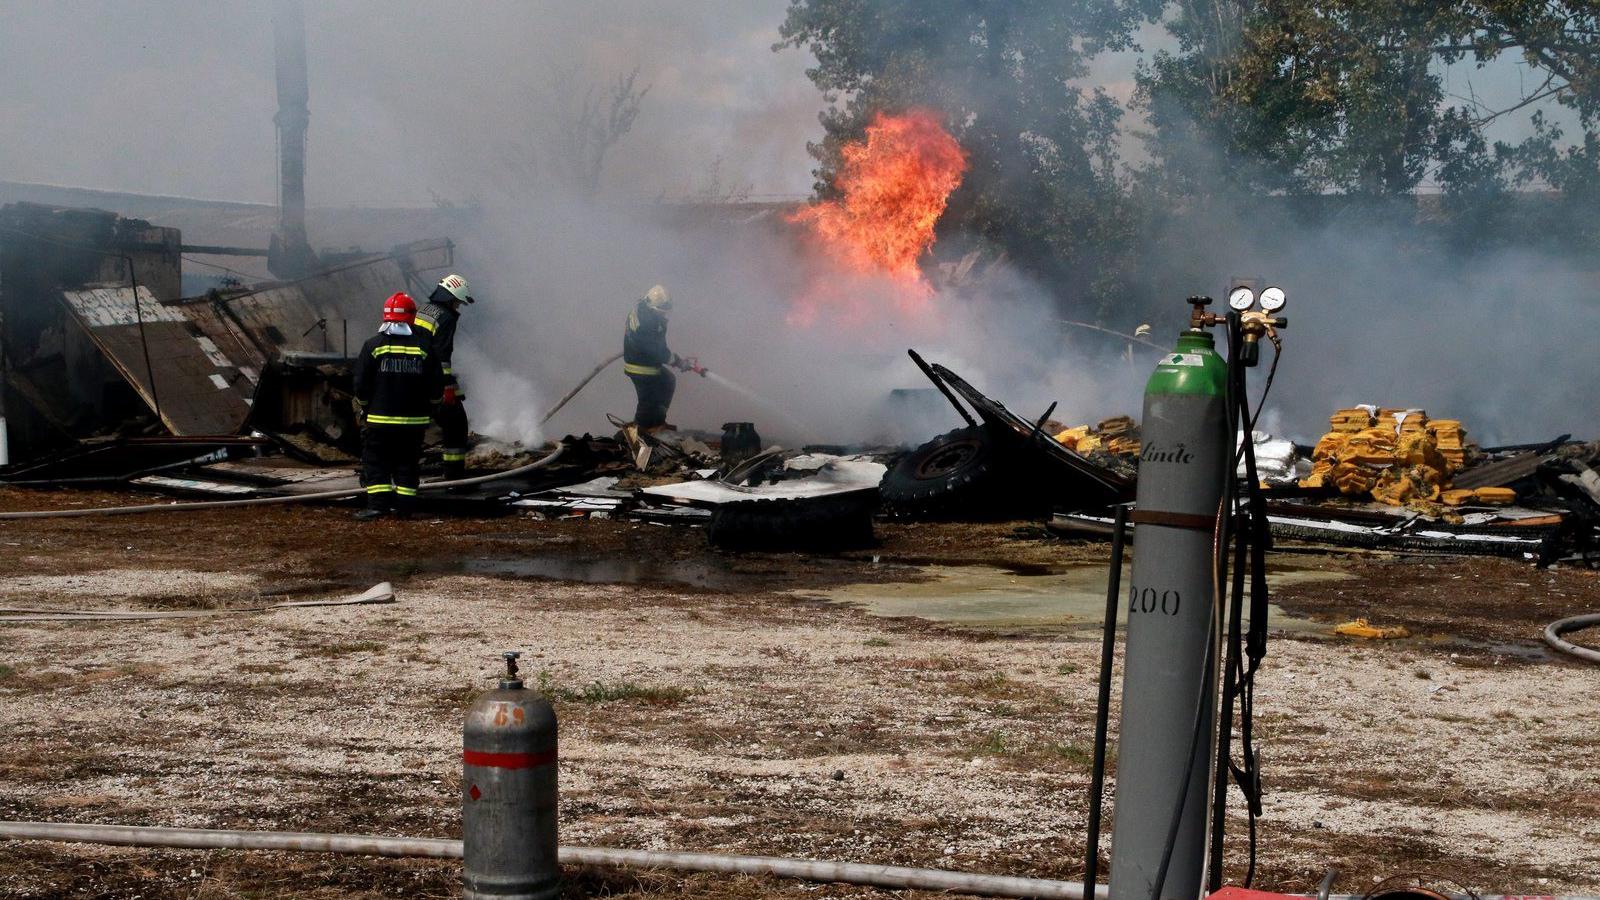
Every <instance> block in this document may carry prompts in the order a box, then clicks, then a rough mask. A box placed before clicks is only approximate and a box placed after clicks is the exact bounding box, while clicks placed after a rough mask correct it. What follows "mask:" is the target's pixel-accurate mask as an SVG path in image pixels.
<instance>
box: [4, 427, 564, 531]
mask: <svg viewBox="0 0 1600 900" xmlns="http://www.w3.org/2000/svg"><path fill="white" fill-rule="evenodd" d="M566 449H567V448H566V445H565V444H558V445H557V446H556V448H555V449H554V450H552V451H551V452H550V453H549V454H547V455H545V456H544V457H542V458H540V459H537V460H534V461H533V462H531V463H528V464H527V465H525V466H517V467H516V468H514V469H507V470H506V471H504V472H493V473H490V474H488V475H477V476H474V477H472V478H458V479H456V480H454V481H428V482H424V483H423V484H422V485H421V486H420V488H419V490H424V491H437V490H445V489H448V488H459V487H471V486H472V485H475V484H486V483H488V482H491V481H501V480H503V479H506V478H513V477H515V476H517V475H521V474H523V473H524V472H532V471H534V470H535V469H542V468H544V467H545V466H548V465H549V464H551V463H553V462H555V461H556V460H557V459H559V458H560V457H561V454H563V453H565V452H566ZM364 493H366V490H365V489H364V488H359V487H356V488H342V489H340V490H336V491H314V492H312V493H309V494H291V495H288V496H284V497H250V498H247V499H243V500H199V501H196V502H193V503H147V504H143V505H140V506H100V507H95V508H93V509H40V510H27V511H23V512H0V521H11V520H15V519H70V518H78V517H82V516H129V515H137V514H139V513H156V512H191V511H197V510H204V509H233V508H234V507H240V506H276V505H282V504H287V503H305V502H307V501H310V500H343V499H345V498H348V497H356V496H360V495H362V494H364Z"/></svg>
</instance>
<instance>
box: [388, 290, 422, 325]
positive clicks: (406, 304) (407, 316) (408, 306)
mask: <svg viewBox="0 0 1600 900" xmlns="http://www.w3.org/2000/svg"><path fill="white" fill-rule="evenodd" d="M416 319H417V301H415V300H413V299H411V295H410V294H405V293H400V294H394V295H392V296H391V297H390V298H389V299H387V300H385V301H383V320H384V321H385V322H404V323H406V324H407V325H410V324H411V323H412V322H415V321H416Z"/></svg>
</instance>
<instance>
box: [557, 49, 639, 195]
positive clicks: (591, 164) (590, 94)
mask: <svg viewBox="0 0 1600 900" xmlns="http://www.w3.org/2000/svg"><path fill="white" fill-rule="evenodd" d="M638 78H639V70H638V68H637V67H635V68H634V69H633V71H631V72H629V73H627V74H626V75H619V76H617V78H616V80H615V81H613V82H612V83H611V85H610V87H609V88H608V89H607V90H605V91H604V92H602V91H600V90H599V89H597V87H596V86H595V85H593V84H589V85H582V84H580V82H581V80H582V79H581V77H580V72H579V69H578V67H577V66H572V67H568V68H562V69H556V70H555V71H553V72H552V73H551V77H550V89H549V97H548V100H549V106H550V110H551V113H550V116H549V117H548V119H547V123H546V126H547V128H548V130H547V131H546V132H545V133H544V134H543V136H542V143H543V145H544V147H545V154H544V155H545V158H546V159H547V160H548V162H549V167H550V168H551V169H552V170H553V172H552V174H554V175H556V176H558V177H560V178H561V179H562V180H563V181H565V182H566V183H567V184H569V185H571V186H572V187H573V188H574V189H575V190H576V191H577V192H578V193H579V194H581V195H583V196H585V197H592V196H594V195H595V194H597V193H599V191H600V173H601V172H602V171H604V170H605V161H606V154H607V153H609V152H610V151H611V148H612V147H615V146H616V145H617V143H618V142H620V141H621V140H622V139H623V138H624V137H626V136H627V134H628V132H629V131H631V130H632V129H633V121H634V119H637V118H638V117H639V110H640V108H641V107H642V106H643V103H644V98H645V95H646V94H648V93H650V87H651V86H650V85H645V86H644V87H642V88H640V87H636V86H635V85H636V83H637V82H638Z"/></svg>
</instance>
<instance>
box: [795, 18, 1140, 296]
mask: <svg viewBox="0 0 1600 900" xmlns="http://www.w3.org/2000/svg"><path fill="white" fill-rule="evenodd" d="M1161 6H1162V2H1161V0H1080V2H1072V3H1062V2H1059V0H791V3H790V6H789V10H788V15H787V18H786V20H785V21H784V24H783V26H782V29H781V32H780V33H781V37H782V40H781V41H780V42H779V43H778V44H777V45H776V46H775V47H774V49H782V48H784V47H807V48H809V49H810V50H811V52H812V53H813V54H814V55H815V57H816V59H817V65H816V66H815V67H814V68H812V69H810V70H809V71H808V73H807V74H808V75H809V76H810V78H811V80H812V82H813V83H815V84H816V85H817V86H818V87H819V88H821V89H822V91H823V93H824V96H825V98H827V100H828V101H829V102H830V104H831V106H830V108H829V109H828V110H827V111H826V112H824V113H823V115H822V123H823V126H824V128H825V132H826V134H825V137H824V138H823V140H822V141H821V142H820V143H818V144H814V145H812V146H811V148H810V149H811V152H812V155H813V156H814V157H815V158H816V159H817V160H818V161H819V163H820V165H819V167H818V168H817V170H816V175H817V191H818V193H819V194H820V195H823V196H826V195H828V194H829V192H830V191H831V190H832V183H833V175H834V172H835V171H836V170H837V167H838V164H839V159H840V147H841V146H842V145H843V144H844V143H845V142H847V141H852V140H856V139H859V138H860V137H861V135H862V134H863V131H864V129H865V127H866V125H867V123H868V122H869V121H870V119H871V117H872V115H873V114H874V113H876V112H878V111H888V112H897V111H901V110H904V109H908V108H911V107H931V108H933V109H937V110H939V111H941V112H942V113H943V114H944V115H945V117H946V121H947V124H948V127H949V128H950V129H951V130H952V133H953V134H955V136H956V137H957V139H958V140H960V142H961V145H962V147H963V148H964V149H965V150H966V151H967V153H968V154H969V160H970V164H971V167H970V169H969V171H968V174H967V176H966V179H965V181H964V182H963V184H962V186H961V187H960V188H959V189H958V190H957V192H956V194H954V195H953V196H952V197H951V203H950V207H949V209H948V211H947V212H946V214H945V217H944V220H943V221H942V223H941V227H942V228H943V229H944V230H946V231H956V232H960V233H962V234H963V235H964V236H971V237H976V238H979V239H982V240H987V241H989V242H991V243H993V244H995V245H997V246H998V247H1000V248H1003V249H1004V250H1005V251H1006V252H1007V253H1008V255H1009V256H1010V257H1011V258H1012V259H1013V260H1015V261H1016V262H1017V263H1018V264H1019V265H1022V266H1024V267H1025V268H1027V269H1029V270H1031V271H1032V272H1033V273H1034V274H1035V275H1037V276H1039V277H1040V279H1041V280H1042V281H1043V282H1044V283H1045V284H1047V285H1048V286H1050V287H1051V288H1053V289H1054V290H1055V292H1056V293H1057V294H1058V296H1061V297H1063V298H1069V299H1070V301H1076V302H1079V303H1082V302H1090V303H1098V302H1099V301H1100V299H1102V297H1103V290H1102V287H1103V284H1104V274H1105V273H1106V272H1107V271H1108V270H1111V269H1114V268H1116V266H1117V264H1118V263H1117V260H1118V258H1119V257H1121V256H1122V255H1123V254H1125V253H1126V252H1127V246H1128V245H1127V244H1125V243H1121V242H1119V241H1118V236H1119V235H1121V234H1124V233H1125V232H1126V231H1127V229H1128V227H1129V222H1128V219H1127V209H1126V205H1125V201H1126V197H1125V192H1124V185H1123V184H1122V183H1121V182H1120V180H1119V178H1120V176H1119V174H1118V166H1117V131H1118V127H1119V121H1120V117H1121V114H1122V110H1121V108H1120V106H1118V105H1117V104H1116V103H1115V102H1114V101H1112V100H1111V99H1110V98H1109V97H1107V96H1106V95H1104V94H1103V93H1100V92H1091V91H1085V90H1084V89H1083V88H1081V87H1080V86H1079V85H1078V84H1077V80H1078V79H1081V78H1083V77H1084V76H1085V75H1086V74H1087V71H1088V69H1087V65H1086V63H1087V61H1088V60H1089V59H1090V58H1091V57H1092V56H1093V55H1094V54H1096V53H1098V52H1100V51H1101V50H1103V49H1106V48H1125V47H1128V46H1130V42H1131V37H1130V35H1131V33H1132V30H1133V28H1134V27H1135V26H1136V25H1137V24H1138V23H1139V22H1140V21H1142V20H1143V19H1145V18H1148V17H1150V16H1152V15H1154V14H1155V13H1156V12H1158V11H1159V9H1160V7H1161Z"/></svg>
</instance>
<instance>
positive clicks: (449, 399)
mask: <svg viewBox="0 0 1600 900" xmlns="http://www.w3.org/2000/svg"><path fill="white" fill-rule="evenodd" d="M440 402H441V403H443V404H444V405H445V406H449V405H450V404H452V403H460V402H461V395H460V394H457V393H456V389H455V388H454V387H453V386H452V387H447V388H445V389H444V399H443V400H441V401H440Z"/></svg>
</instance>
